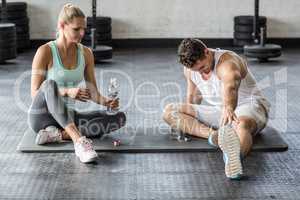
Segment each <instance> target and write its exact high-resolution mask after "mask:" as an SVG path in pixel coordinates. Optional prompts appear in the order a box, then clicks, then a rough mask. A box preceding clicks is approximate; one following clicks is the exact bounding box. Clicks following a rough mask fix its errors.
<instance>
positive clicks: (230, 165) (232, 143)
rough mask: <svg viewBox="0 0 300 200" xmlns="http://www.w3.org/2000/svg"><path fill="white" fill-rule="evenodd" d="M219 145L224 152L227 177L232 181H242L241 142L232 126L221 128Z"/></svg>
mask: <svg viewBox="0 0 300 200" xmlns="http://www.w3.org/2000/svg"><path fill="white" fill-rule="evenodd" d="M218 143H219V146H220V148H221V150H222V151H223V159H224V163H225V174H226V176H227V177H228V178H230V179H235V180H238V179H241V177H242V175H243V167H242V163H241V157H240V140H239V137H238V135H237V134H236V132H235V130H234V129H233V127H232V126H231V125H225V126H223V127H220V128H219V134H218Z"/></svg>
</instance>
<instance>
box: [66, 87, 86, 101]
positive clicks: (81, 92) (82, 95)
mask: <svg viewBox="0 0 300 200" xmlns="http://www.w3.org/2000/svg"><path fill="white" fill-rule="evenodd" d="M67 96H69V97H71V98H72V99H77V100H79V101H83V102H86V101H87V100H89V99H91V93H90V90H89V89H88V88H68V89H67Z"/></svg>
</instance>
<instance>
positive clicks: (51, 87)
mask: <svg viewBox="0 0 300 200" xmlns="http://www.w3.org/2000/svg"><path fill="white" fill-rule="evenodd" d="M41 89H42V90H43V91H44V92H53V91H57V90H58V86H57V83H56V82H55V81H54V80H51V79H47V80H44V81H43V83H42V85H41Z"/></svg>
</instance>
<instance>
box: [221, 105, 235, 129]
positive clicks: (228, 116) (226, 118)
mask: <svg viewBox="0 0 300 200" xmlns="http://www.w3.org/2000/svg"><path fill="white" fill-rule="evenodd" d="M233 122H235V123H238V118H237V116H236V115H235V113H234V110H233V109H232V108H230V107H228V106H224V107H223V111H222V116H221V120H220V123H221V126H225V125H226V124H232V123H233Z"/></svg>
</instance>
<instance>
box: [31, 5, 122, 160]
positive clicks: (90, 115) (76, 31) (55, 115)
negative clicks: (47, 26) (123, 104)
mask: <svg viewBox="0 0 300 200" xmlns="http://www.w3.org/2000/svg"><path fill="white" fill-rule="evenodd" d="M85 27H86V20H85V15H84V14H83V12H82V11H81V10H80V9H79V8H78V7H76V6H74V5H72V4H66V5H65V6H64V7H63V8H62V10H61V12H60V15H59V19H58V30H59V32H58V37H57V39H56V40H55V41H51V42H49V43H47V44H44V45H42V46H40V47H39V48H38V50H37V52H36V54H35V56H34V59H33V63H32V76H31V97H32V104H31V106H30V108H29V112H28V123H29V126H30V128H31V129H32V130H33V131H35V132H36V133H37V136H36V143H37V144H39V145H41V144H46V143H50V142H60V141H62V140H68V139H71V140H72V141H73V143H74V149H75V154H76V156H78V157H79V159H80V161H81V162H83V163H86V162H92V161H94V160H95V159H96V158H97V153H96V152H95V150H94V149H93V146H92V142H91V140H90V139H87V138H86V137H95V136H101V135H102V134H104V133H108V132H110V131H113V130H116V129H119V128H120V127H122V126H124V124H125V120H126V117H125V114H124V113H122V112H119V113H117V114H116V115H107V114H106V113H105V111H93V112H85V113H79V112H78V111H76V110H75V109H74V107H73V106H74V102H75V100H79V101H84V102H85V101H87V100H91V101H93V102H95V103H97V104H101V105H104V106H107V107H110V108H117V107H118V104H119V102H118V100H117V99H116V100H112V99H109V98H107V97H105V96H102V95H101V94H100V92H99V91H98V89H97V85H96V80H95V74H94V56H93V53H92V51H91V50H90V49H89V48H87V47H85V46H83V45H81V44H80V41H81V39H82V37H83V36H84V29H85ZM82 80H85V83H86V88H79V87H78V84H79V82H81V81H82ZM95 128H96V129H95Z"/></svg>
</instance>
